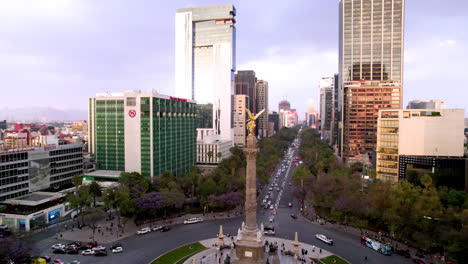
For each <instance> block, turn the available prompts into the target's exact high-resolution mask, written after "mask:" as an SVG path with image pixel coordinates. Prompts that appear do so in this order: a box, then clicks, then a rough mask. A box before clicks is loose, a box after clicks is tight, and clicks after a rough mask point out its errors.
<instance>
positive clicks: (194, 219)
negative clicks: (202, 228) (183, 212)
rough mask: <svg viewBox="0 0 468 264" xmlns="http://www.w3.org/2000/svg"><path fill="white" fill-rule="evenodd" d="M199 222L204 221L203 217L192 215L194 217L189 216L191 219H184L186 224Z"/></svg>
mask: <svg viewBox="0 0 468 264" xmlns="http://www.w3.org/2000/svg"><path fill="white" fill-rule="evenodd" d="M198 222H203V219H201V218H200V217H192V218H189V219H185V220H184V225H186V224H195V223H198Z"/></svg>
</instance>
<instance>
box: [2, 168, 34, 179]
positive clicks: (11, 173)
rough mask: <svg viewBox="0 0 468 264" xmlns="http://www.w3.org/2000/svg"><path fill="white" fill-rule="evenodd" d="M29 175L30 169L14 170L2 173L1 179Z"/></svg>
mask: <svg viewBox="0 0 468 264" xmlns="http://www.w3.org/2000/svg"><path fill="white" fill-rule="evenodd" d="M26 173H28V169H12V170H5V171H0V179H3V178H8V177H12V176H17V175H22V174H26Z"/></svg>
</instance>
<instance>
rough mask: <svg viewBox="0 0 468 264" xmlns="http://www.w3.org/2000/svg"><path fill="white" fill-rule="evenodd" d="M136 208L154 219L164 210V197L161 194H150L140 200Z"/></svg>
mask: <svg viewBox="0 0 468 264" xmlns="http://www.w3.org/2000/svg"><path fill="white" fill-rule="evenodd" d="M136 206H137V208H138V209H139V210H140V211H141V212H143V214H144V215H145V216H146V217H151V219H154V217H155V216H156V215H157V212H158V210H160V209H162V208H164V202H163V197H162V195H161V193H159V192H150V193H147V194H145V195H143V196H142V197H140V198H138V199H137V201H136Z"/></svg>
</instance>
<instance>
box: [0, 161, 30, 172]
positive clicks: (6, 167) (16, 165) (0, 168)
mask: <svg viewBox="0 0 468 264" xmlns="http://www.w3.org/2000/svg"><path fill="white" fill-rule="evenodd" d="M28 164H29V163H28V162H18V163H13V164H7V165H2V166H0V171H3V170H9V169H16V168H22V167H28Z"/></svg>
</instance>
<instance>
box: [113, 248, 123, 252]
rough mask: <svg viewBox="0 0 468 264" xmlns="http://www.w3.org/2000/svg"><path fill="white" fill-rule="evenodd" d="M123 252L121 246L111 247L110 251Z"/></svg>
mask: <svg viewBox="0 0 468 264" xmlns="http://www.w3.org/2000/svg"><path fill="white" fill-rule="evenodd" d="M122 252H123V247H116V248H114V249H112V253H122Z"/></svg>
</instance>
